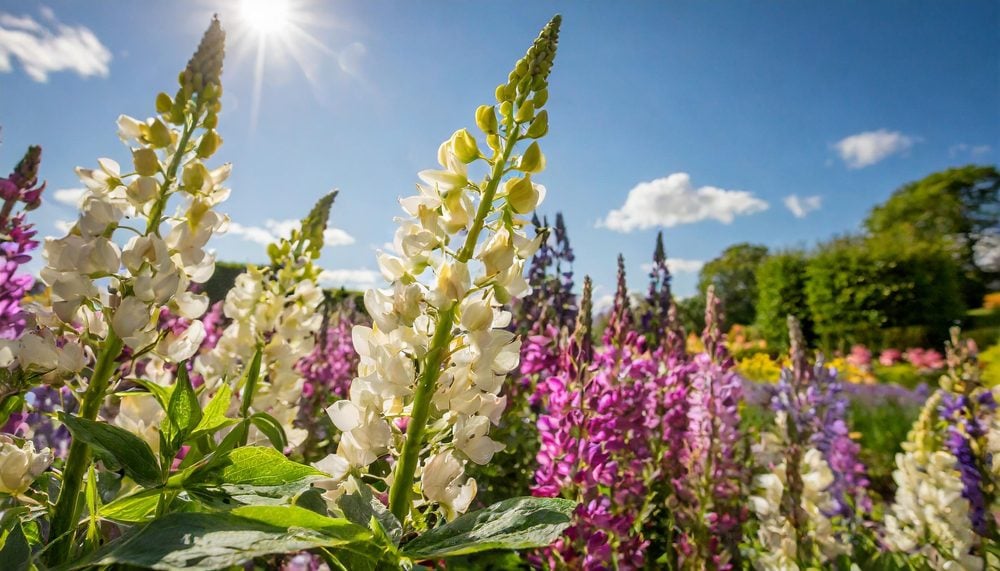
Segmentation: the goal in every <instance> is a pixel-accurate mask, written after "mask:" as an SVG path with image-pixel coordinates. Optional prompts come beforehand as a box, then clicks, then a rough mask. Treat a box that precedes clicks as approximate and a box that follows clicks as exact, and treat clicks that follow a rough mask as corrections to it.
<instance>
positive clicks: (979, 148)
mask: <svg viewBox="0 0 1000 571" xmlns="http://www.w3.org/2000/svg"><path fill="white" fill-rule="evenodd" d="M991 151H993V147H991V146H989V145H969V144H966V143H959V144H957V145H952V146H951V148H950V149H948V156H950V157H952V158H955V157H957V156H959V155H970V156H972V157H973V158H978V157H982V156H984V155H988V154H990V152H991Z"/></svg>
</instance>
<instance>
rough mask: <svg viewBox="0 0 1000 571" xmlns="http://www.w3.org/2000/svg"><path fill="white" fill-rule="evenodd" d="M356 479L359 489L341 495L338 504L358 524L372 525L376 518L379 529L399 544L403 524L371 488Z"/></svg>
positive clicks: (391, 540)
mask: <svg viewBox="0 0 1000 571" xmlns="http://www.w3.org/2000/svg"><path fill="white" fill-rule="evenodd" d="M355 481H356V482H357V488H358V491H357V492H355V493H353V494H345V495H343V496H341V497H340V499H339V500H338V501H337V506H338V507H339V508H340V509H341V510H343V512H344V516H345V517H347V519H349V520H351V521H353V522H354V523H356V524H358V525H364V526H372V523H373V520H374V523H375V524H376V525H377V526H378V527H379V528H380V529H379V530H378V531H380V532H381V533H382V534H383V535H385V537H386V538H387V539H388V540H389V541H390V542H391V544H392V545H394V546H398V545H399V540H400V538H402V536H403V525H402V524H401V523H399V520H398V519H396V516H394V515H392V512H390V511H389V510H388V509H387V508H386V507H385V505H384V504H383V503H382V502H380V501H379V500H378V498H376V497H375V496H373V495H372V492H371V488H369V487H368V486H366V485H365V484H363V483H361V482H360V481H357V480H355ZM373 531H375V529H374V528H373Z"/></svg>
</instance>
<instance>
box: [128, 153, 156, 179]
mask: <svg viewBox="0 0 1000 571" xmlns="http://www.w3.org/2000/svg"><path fill="white" fill-rule="evenodd" d="M132 162H133V163H134V164H135V172H137V173H139V175H140V176H153V175H155V174H156V173H158V172H160V161H159V160H157V158H156V151H154V150H153V149H145V148H144V149H136V150H135V151H133V152H132Z"/></svg>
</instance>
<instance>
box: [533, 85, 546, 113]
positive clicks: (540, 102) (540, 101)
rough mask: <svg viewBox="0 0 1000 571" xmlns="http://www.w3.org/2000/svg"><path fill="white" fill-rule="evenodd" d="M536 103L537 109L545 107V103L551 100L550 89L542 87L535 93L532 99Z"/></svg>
mask: <svg viewBox="0 0 1000 571" xmlns="http://www.w3.org/2000/svg"><path fill="white" fill-rule="evenodd" d="M531 100H532V101H534V103H535V109H541V108H542V107H545V103H546V102H547V101H548V100H549V90H548V89H540V90H538V91H537V92H536V93H535V96H534V97H533V98H532V99H531Z"/></svg>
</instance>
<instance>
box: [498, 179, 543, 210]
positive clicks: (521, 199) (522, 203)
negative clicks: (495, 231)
mask: <svg viewBox="0 0 1000 571" xmlns="http://www.w3.org/2000/svg"><path fill="white" fill-rule="evenodd" d="M504 190H505V191H506V193H507V204H509V205H510V207H511V208H513V209H514V212H517V213H518V214H527V213H529V212H531V211H532V210H534V209H535V206H537V205H538V191H537V190H535V187H534V185H532V184H531V177H524V178H512V179H510V180H508V181H507V182H506V183H505V184H504Z"/></svg>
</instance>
